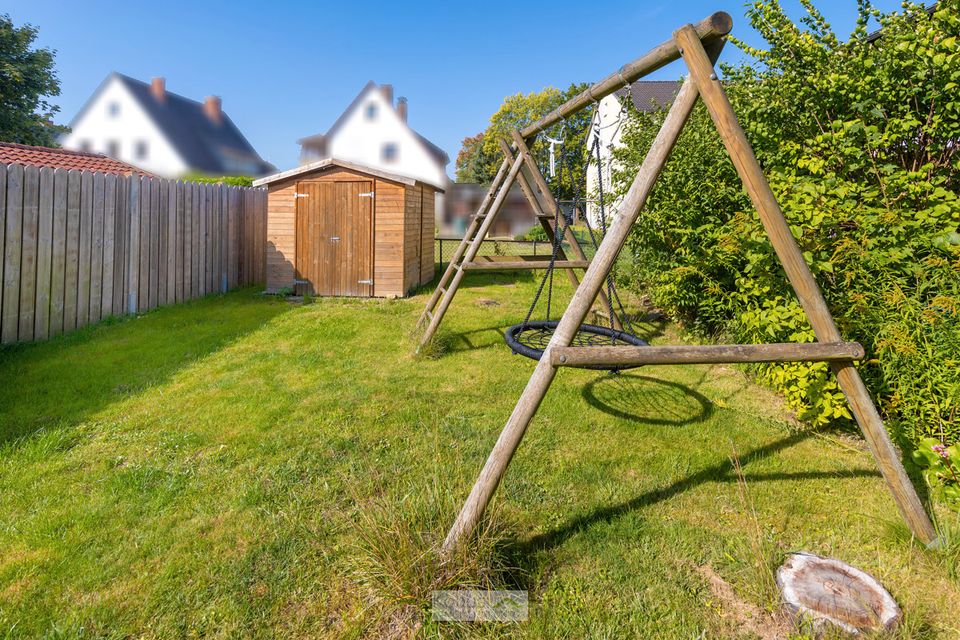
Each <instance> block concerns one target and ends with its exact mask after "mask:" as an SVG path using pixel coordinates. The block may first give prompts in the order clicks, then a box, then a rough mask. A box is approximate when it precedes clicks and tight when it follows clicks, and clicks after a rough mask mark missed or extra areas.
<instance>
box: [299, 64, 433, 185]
mask: <svg viewBox="0 0 960 640" xmlns="http://www.w3.org/2000/svg"><path fill="white" fill-rule="evenodd" d="M300 143H301V145H303V146H304V153H303V154H302V161H303V162H310V161H311V160H317V159H320V158H321V157H328V158H337V159H342V160H347V161H351V162H357V163H360V164H363V165H366V166H368V167H375V168H378V169H380V170H382V171H388V172H390V173H396V174H402V175H406V176H409V177H411V178H415V179H417V180H421V181H423V182H425V183H427V184H430V185H434V186H437V187H443V185H445V184H446V182H447V176H446V164H447V162H448V161H449V160H448V158H447V156H446V154H445V153H444V152H443V151H442V150H441V149H439V148H438V147H436V145H433V144H432V143H431V142H429V141H428V140H426V138H423V137H422V136H420V135H419V134H418V133H416V132H415V131H413V130H412V129H411V128H410V126H409V125H408V124H407V123H406V122H405V121H404V120H403V118H401V117H400V115H399V114H398V113H397V111H396V109H395V107H394V105H393V104H392V102H391V101H390V100H389V99H387V97H386V96H384V93H383V91H382V90H381V88H380V87H378V86H377V85H376V84H375V83H374V82H372V81H371V82H368V83H367V84H366V85H365V86H364V88H363V89H362V90H361V91H360V93H359V94H358V95H357V97H356V98H354V99H353V101H352V102H351V103H350V105H349V106H348V107H347V109H346V110H345V111H344V112H343V113H342V114H341V115H340V117H339V118H337V120H336V122H334V123H333V125H332V126H331V127H330V129H329V130H328V131H327V133H326V134H323V135H322V136H321V135H315V136H310V137H308V138H304V139H302V140H301V141H300ZM311 145H314V148H315V149H316V151H315V154H320V155H313V156H311V155H310V154H309V153H307V147H308V146H311Z"/></svg>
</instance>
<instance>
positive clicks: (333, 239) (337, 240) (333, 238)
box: [330, 236, 340, 242]
mask: <svg viewBox="0 0 960 640" xmlns="http://www.w3.org/2000/svg"><path fill="white" fill-rule="evenodd" d="M339 241H340V236H330V242H339Z"/></svg>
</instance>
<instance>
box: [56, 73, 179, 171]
mask: <svg viewBox="0 0 960 640" xmlns="http://www.w3.org/2000/svg"><path fill="white" fill-rule="evenodd" d="M106 82H107V84H106V86H104V87H103V89H102V90H101V91H100V93H99V94H98V95H97V97H96V98H95V99H94V101H93V102H92V103H90V104H89V105H88V106H87V109H86V111H84V113H83V114H82V116H81V117H80V118H79V119H78V120H77V121H76V122H74V123H73V131H71V132H70V133H69V134H67V135H66V136H65V137H64V139H63V141H62V144H63V147H64V148H65V149H74V150H78V151H81V150H89V151H93V152H95V153H103V154H106V155H110V154H109V153H108V149H109V143H110V142H111V141H116V142H117V143H118V145H119V153H118V154H117V155H116V156H115V157H116V158H117V159H118V160H122V161H123V162H129V163H130V164H132V165H134V166H137V167H140V168H142V169H144V170H146V171H149V172H150V173H153V174H156V175H158V176H160V177H163V178H176V177H178V176H181V175H183V174H184V173H185V172H187V170H188V167H187V165H186V163H184V162H183V160H182V159H181V158H180V156H179V154H177V152H176V151H175V150H174V149H173V147H172V146H171V145H170V144H169V143H168V142H167V140H166V138H165V137H164V136H163V134H162V133H161V132H160V130H159V129H158V128H157V127H156V125H154V123H153V121H152V120H151V119H150V117H149V116H148V115H147V113H146V111H144V110H143V108H142V107H141V106H140V105H139V103H138V102H137V101H136V99H135V98H134V97H133V95H132V94H131V93H130V92H129V91H128V90H127V88H126V86H124V84H123V82H121V81H120V80H119V79H118V78H116V77H110V78H108V79H107V81H106ZM111 104H116V105H118V106H119V112H118V113H117V114H116V115H111V114H110V105H111ZM140 141H143V142H146V144H147V156H146V158H139V157H137V156H136V153H135V146H136V144H137V143H138V142H140ZM84 143H87V144H88V145H89V148H88V149H84Z"/></svg>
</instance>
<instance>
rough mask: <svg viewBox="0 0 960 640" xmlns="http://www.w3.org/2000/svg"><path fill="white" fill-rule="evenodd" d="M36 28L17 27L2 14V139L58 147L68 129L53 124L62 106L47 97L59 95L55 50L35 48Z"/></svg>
mask: <svg viewBox="0 0 960 640" xmlns="http://www.w3.org/2000/svg"><path fill="white" fill-rule="evenodd" d="M36 38H37V29H36V27H34V26H33V25H30V24H25V25H23V26H21V27H16V26H14V24H13V21H12V20H11V19H10V16H9V15H6V14H3V15H0V140H3V141H4V142H17V143H20V144H33V145H39V146H44V147H55V146H58V145H57V136H59V135H60V134H62V133H65V132H66V131H68V129H67V127H63V126H60V125H55V124H53V117H54V115H56V114H57V112H59V111H60V107H58V106H57V105H54V104H51V103H50V102H48V101H47V100H46V99H45V97H48V96H58V95H60V80H59V79H58V78H57V72H56V71H55V70H54V68H53V58H54V53H55V52H54V51H51V50H50V49H47V48H46V47H44V48H42V49H33V48H31V47H32V45H33V41H34V40H36Z"/></svg>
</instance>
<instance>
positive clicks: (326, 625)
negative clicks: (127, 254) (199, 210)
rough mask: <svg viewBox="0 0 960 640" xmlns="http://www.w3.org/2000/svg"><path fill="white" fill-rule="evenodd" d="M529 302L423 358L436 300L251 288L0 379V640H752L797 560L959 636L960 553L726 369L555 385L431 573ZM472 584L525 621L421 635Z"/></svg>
mask: <svg viewBox="0 0 960 640" xmlns="http://www.w3.org/2000/svg"><path fill="white" fill-rule="evenodd" d="M561 280H562V279H561ZM495 285H496V286H495ZM533 290H534V283H533V281H532V280H531V279H529V278H528V277H525V276H512V275H501V276H490V275H488V276H478V277H472V278H471V279H470V280H469V286H467V287H466V288H464V289H462V290H461V292H460V295H459V296H458V299H457V301H456V303H455V306H454V307H453V311H452V313H451V314H450V315H449V316H448V320H447V322H446V324H445V325H444V333H443V334H442V336H441V338H442V339H441V340H440V343H441V345H442V346H443V348H444V351H445V352H444V353H443V354H442V356H441V357H437V358H433V359H429V358H415V357H413V356H412V355H411V352H412V345H413V342H412V339H411V335H410V334H411V330H412V329H413V326H414V324H415V321H416V318H417V316H418V314H419V312H420V309H421V308H422V305H423V304H424V302H425V296H424V295H419V296H416V297H413V298H410V299H408V300H400V301H372V300H368V301H343V300H327V299H324V300H318V301H316V302H315V303H314V304H308V305H293V304H289V303H286V302H283V301H278V300H276V299H273V298H269V297H265V296H262V295H259V294H258V293H257V292H255V291H252V290H248V291H240V292H236V293H232V294H229V295H227V296H222V297H210V298H207V299H203V300H200V301H195V302H191V303H187V304H184V305H181V306H178V307H169V308H165V309H161V310H158V311H156V312H153V313H150V314H147V315H145V316H143V317H140V318H135V319H129V320H126V321H118V322H114V323H105V324H101V325H99V326H96V327H93V328H89V329H86V330H83V331H80V332H77V333H75V334H72V335H69V336H66V337H62V338H59V339H56V340H51V341H49V342H46V343H42V344H35V345H27V346H21V347H16V348H12V349H8V350H5V351H2V352H0V637H11V638H14V637H15V638H21V637H26V638H29V637H51V638H88V637H89V638H94V637H97V638H99V637H109V638H127V637H145V638H192V637H212V638H226V637H231V638H232V637H311V638H315V637H337V638H339V637H384V636H389V637H410V636H412V635H414V634H416V633H419V634H420V635H421V636H423V637H433V636H436V635H441V636H451V635H453V636H468V637H476V636H480V637H490V636H493V637H502V636H515V635H516V636H521V637H536V638H540V637H545V638H574V637H577V638H582V637H610V638H620V637H666V638H700V637H718V636H721V637H723V636H735V635H737V634H742V635H745V636H749V635H751V633H754V634H762V633H766V632H767V631H769V630H771V629H775V628H776V625H777V624H780V622H779V621H778V620H777V619H776V618H775V617H774V616H771V614H770V612H771V611H772V610H774V609H775V603H776V600H775V594H774V592H773V586H772V579H771V567H772V566H775V564H776V563H778V562H779V561H780V560H781V559H782V557H783V554H784V553H786V552H788V551H790V550H797V549H804V550H809V551H812V552H816V553H821V554H827V555H831V556H836V557H838V558H840V559H843V560H845V561H847V562H851V563H853V564H855V565H857V566H859V567H861V568H863V569H865V570H867V571H869V572H871V573H873V574H874V575H875V576H877V577H878V578H879V579H880V580H881V581H882V582H883V583H884V584H885V585H887V587H888V588H889V589H890V591H891V592H892V593H893V594H894V596H895V597H896V598H897V599H898V601H899V602H900V603H901V604H902V605H903V607H904V609H905V612H906V619H905V623H904V626H903V628H902V632H901V634H900V636H901V637H945V638H948V637H957V636H958V634H960V622H958V616H957V610H958V609H957V605H958V603H960V576H958V571H960V569H958V560H957V558H958V551H957V546H958V545H957V544H956V542H954V543H952V544H951V545H950V546H949V547H948V549H947V551H945V552H939V553H934V552H928V551H925V550H923V549H922V548H921V547H920V546H919V545H917V544H914V543H912V542H911V541H910V539H909V535H908V534H907V533H906V530H905V527H903V526H902V525H901V524H900V521H899V518H898V515H897V512H896V509H895V507H894V505H893V502H892V500H891V498H890V497H889V495H888V494H887V492H886V489H885V486H884V483H883V481H882V480H881V478H880V477H879V475H878V474H877V473H876V472H875V470H874V466H873V464H872V460H871V458H870V456H869V455H868V454H867V453H866V452H865V449H864V447H863V446H862V443H861V442H860V441H859V440H857V439H855V438H852V437H848V436H845V435H842V434H836V433H831V434H812V433H809V432H807V431H803V430H799V429H798V428H797V427H796V426H795V425H793V424H792V423H791V421H790V420H789V418H788V416H787V415H786V413H785V412H784V410H783V408H782V405H781V403H780V402H779V401H778V399H777V398H776V396H774V395H772V394H771V393H769V392H767V391H765V390H763V389H760V388H758V387H756V386H754V385H752V384H751V383H750V382H749V380H748V378H747V377H746V376H745V375H744V374H743V373H741V372H739V371H737V370H735V369H732V368H729V367H722V366H712V367H711V366H697V367H685V368H681V367H671V368H668V367H656V368H653V367H650V368H646V369H642V370H637V371H634V372H631V373H627V374H624V375H621V376H609V375H607V374H604V373H596V372H585V371H572V370H564V371H562V372H561V373H560V375H559V376H558V378H557V381H556V382H555V384H554V386H553V388H552V389H551V391H550V393H549V395H548V396H547V399H546V401H545V402H544V404H543V406H542V407H541V409H540V412H539V414H538V416H537V418H536V419H535V421H534V423H533V425H532V426H531V429H530V431H529V432H528V434H527V437H526V439H525V441H524V443H523V445H522V446H521V448H520V450H519V452H518V454H517V456H516V458H515V459H514V462H513V464H512V465H511V468H510V470H509V472H508V473H507V476H506V478H505V481H504V484H503V486H502V487H501V488H500V491H499V493H498V496H497V499H496V500H495V508H494V509H493V513H492V515H491V518H490V519H489V520H488V526H487V527H485V530H484V532H483V533H482V535H481V536H480V539H479V540H477V541H476V542H475V545H474V549H473V550H474V551H476V554H475V555H473V556H471V557H469V558H468V557H460V558H457V559H456V560H455V561H453V562H452V563H450V564H449V565H445V566H441V565H439V564H438V561H437V559H436V554H435V553H434V549H435V547H436V545H437V544H438V543H439V541H441V540H442V538H443V536H444V534H445V533H446V529H447V527H449V525H450V524H451V523H452V521H453V518H454V516H455V515H456V511H457V509H458V507H459V504H460V502H461V501H462V500H463V498H465V496H466V494H467V492H468V490H469V487H470V485H471V484H472V482H473V479H474V477H475V475H476V473H477V472H478V470H479V468H480V466H481V465H482V463H483V461H484V459H485V457H486V454H487V453H488V451H489V449H490V447H491V445H492V444H493V442H494V440H495V439H496V437H497V435H498V433H499V430H500V428H501V427H502V426H503V424H504V421H505V420H506V417H507V416H508V414H509V413H510V411H511V410H512V408H513V405H514V402H515V401H516V399H517V397H518V395H519V393H520V390H521V389H522V387H523V385H524V384H525V383H526V380H527V377H528V376H529V373H530V371H531V368H532V363H531V362H530V361H529V360H526V359H522V358H519V357H516V356H513V355H511V353H510V352H509V350H508V349H507V348H506V346H505V345H504V344H503V341H502V337H501V331H502V329H503V328H504V327H506V326H508V325H510V324H512V323H514V322H516V321H518V320H519V319H521V318H522V317H523V313H524V310H525V305H526V301H527V300H528V299H529V297H530V296H531V295H532V292H533ZM643 330H644V331H645V332H647V333H648V334H650V335H651V336H653V337H654V338H655V340H656V339H659V340H661V341H666V340H668V339H670V337H671V335H672V334H673V333H674V331H673V329H672V328H671V327H670V326H663V325H662V324H660V325H654V324H646V325H643ZM661 334H662V335H661ZM735 459H738V460H739V463H740V465H741V467H742V473H741V474H740V476H741V477H742V481H738V473H737V469H736V464H735V463H734V460H735ZM942 515H943V516H944V518H943V519H944V520H946V521H947V522H950V518H949V517H946V514H942ZM953 522H954V523H956V519H955V517H954V519H953ZM953 526H954V527H956V524H954V525H953ZM952 535H955V534H952ZM470 584H478V585H485V586H494V587H500V588H520V589H529V591H530V594H531V603H532V604H531V619H530V620H529V621H528V622H527V623H524V624H520V625H495V624H486V625H478V626H473V627H455V626H450V625H439V624H438V623H435V622H433V621H432V620H431V618H430V616H429V594H430V590H431V589H433V588H444V587H450V586H453V585H470Z"/></svg>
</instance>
